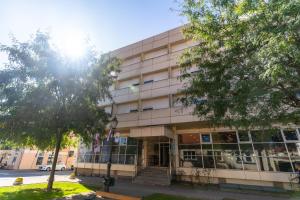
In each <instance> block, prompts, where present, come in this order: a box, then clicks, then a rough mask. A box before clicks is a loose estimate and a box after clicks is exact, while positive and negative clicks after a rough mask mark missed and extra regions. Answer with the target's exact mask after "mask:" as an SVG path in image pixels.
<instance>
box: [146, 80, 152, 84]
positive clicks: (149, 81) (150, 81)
mask: <svg viewBox="0 0 300 200" xmlns="http://www.w3.org/2000/svg"><path fill="white" fill-rule="evenodd" d="M152 82H153V80H148V81H144V84H147V83H152Z"/></svg>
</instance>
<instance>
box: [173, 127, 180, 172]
mask: <svg viewBox="0 0 300 200" xmlns="http://www.w3.org/2000/svg"><path fill="white" fill-rule="evenodd" d="M173 132H174V150H175V152H174V155H175V171H176V169H177V168H178V167H179V151H178V135H177V130H176V126H174V127H173Z"/></svg>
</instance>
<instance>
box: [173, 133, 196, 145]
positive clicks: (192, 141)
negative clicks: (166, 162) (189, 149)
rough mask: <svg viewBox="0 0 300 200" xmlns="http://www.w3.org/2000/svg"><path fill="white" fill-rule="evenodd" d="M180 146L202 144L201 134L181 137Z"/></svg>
mask: <svg viewBox="0 0 300 200" xmlns="http://www.w3.org/2000/svg"><path fill="white" fill-rule="evenodd" d="M178 137H179V144H200V138H199V134H182V135H179V136H178Z"/></svg>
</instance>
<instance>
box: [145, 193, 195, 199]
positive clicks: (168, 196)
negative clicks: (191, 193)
mask: <svg viewBox="0 0 300 200" xmlns="http://www.w3.org/2000/svg"><path fill="white" fill-rule="evenodd" d="M144 199H145V200H201V199H194V198H187V197H183V196H177V195H176V196H174V195H168V194H159V193H157V194H152V195H150V196H147V197H145V198H144Z"/></svg>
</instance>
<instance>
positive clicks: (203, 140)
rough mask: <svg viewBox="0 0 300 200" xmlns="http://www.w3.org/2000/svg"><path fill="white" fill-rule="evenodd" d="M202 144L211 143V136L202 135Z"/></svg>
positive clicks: (208, 134)
mask: <svg viewBox="0 0 300 200" xmlns="http://www.w3.org/2000/svg"><path fill="white" fill-rule="evenodd" d="M201 142H202V143H211V134H210V133H207V134H201Z"/></svg>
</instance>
